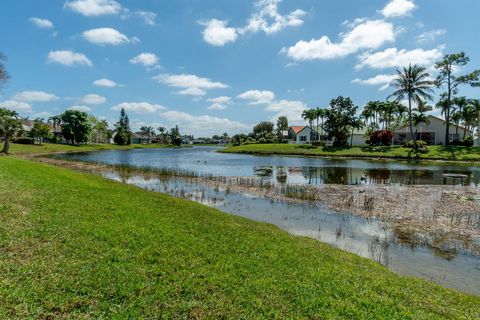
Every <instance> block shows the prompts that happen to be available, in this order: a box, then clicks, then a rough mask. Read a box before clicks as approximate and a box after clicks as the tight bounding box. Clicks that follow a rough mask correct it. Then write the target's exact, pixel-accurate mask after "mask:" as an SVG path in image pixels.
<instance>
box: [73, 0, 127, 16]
mask: <svg viewBox="0 0 480 320" xmlns="http://www.w3.org/2000/svg"><path fill="white" fill-rule="evenodd" d="M64 8H67V9H70V10H72V11H75V12H77V13H79V14H81V15H84V16H87V17H95V16H102V15H114V14H118V13H120V11H121V10H122V6H121V5H120V3H118V2H117V1H114V0H73V1H67V2H66V3H65V5H64Z"/></svg>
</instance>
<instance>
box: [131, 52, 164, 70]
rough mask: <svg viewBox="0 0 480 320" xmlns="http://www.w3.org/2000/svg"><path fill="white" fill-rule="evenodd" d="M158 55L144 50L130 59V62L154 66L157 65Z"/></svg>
mask: <svg viewBox="0 0 480 320" xmlns="http://www.w3.org/2000/svg"><path fill="white" fill-rule="evenodd" d="M158 60H159V59H158V57H157V55H156V54H154V53H149V52H144V53H140V54H139V55H137V56H135V57H134V58H132V59H130V63H133V64H142V65H144V66H145V67H155V66H157V65H158Z"/></svg>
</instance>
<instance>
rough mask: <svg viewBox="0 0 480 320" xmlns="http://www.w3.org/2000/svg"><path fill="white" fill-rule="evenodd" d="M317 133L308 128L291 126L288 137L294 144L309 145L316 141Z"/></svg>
mask: <svg viewBox="0 0 480 320" xmlns="http://www.w3.org/2000/svg"><path fill="white" fill-rule="evenodd" d="M317 135H318V134H317V132H316V131H315V130H313V129H312V128H310V127H309V126H291V127H290V128H289V129H288V136H289V138H290V139H291V140H292V143H295V144H309V143H312V142H314V141H315V140H316V138H317Z"/></svg>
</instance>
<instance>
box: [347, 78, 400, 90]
mask: <svg viewBox="0 0 480 320" xmlns="http://www.w3.org/2000/svg"><path fill="white" fill-rule="evenodd" d="M395 78H396V75H395V74H379V75H377V76H375V77H373V78H369V79H365V80H362V79H358V78H357V79H354V80H353V81H352V83H356V84H361V85H367V86H381V87H380V91H384V90H387V89H388V87H389V86H390V83H391V82H392V81H393V80H394V79H395Z"/></svg>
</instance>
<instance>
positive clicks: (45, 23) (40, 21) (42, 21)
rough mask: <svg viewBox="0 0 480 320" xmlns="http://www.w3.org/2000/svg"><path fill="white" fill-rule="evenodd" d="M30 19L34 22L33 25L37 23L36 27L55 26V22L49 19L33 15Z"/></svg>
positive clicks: (50, 27) (46, 27)
mask: <svg viewBox="0 0 480 320" xmlns="http://www.w3.org/2000/svg"><path fill="white" fill-rule="evenodd" d="M28 20H29V21H30V22H31V23H33V25H35V26H36V27H38V28H40V29H53V28H54V25H53V22H52V21H50V20H48V19H42V18H35V17H32V18H30V19H28Z"/></svg>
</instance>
